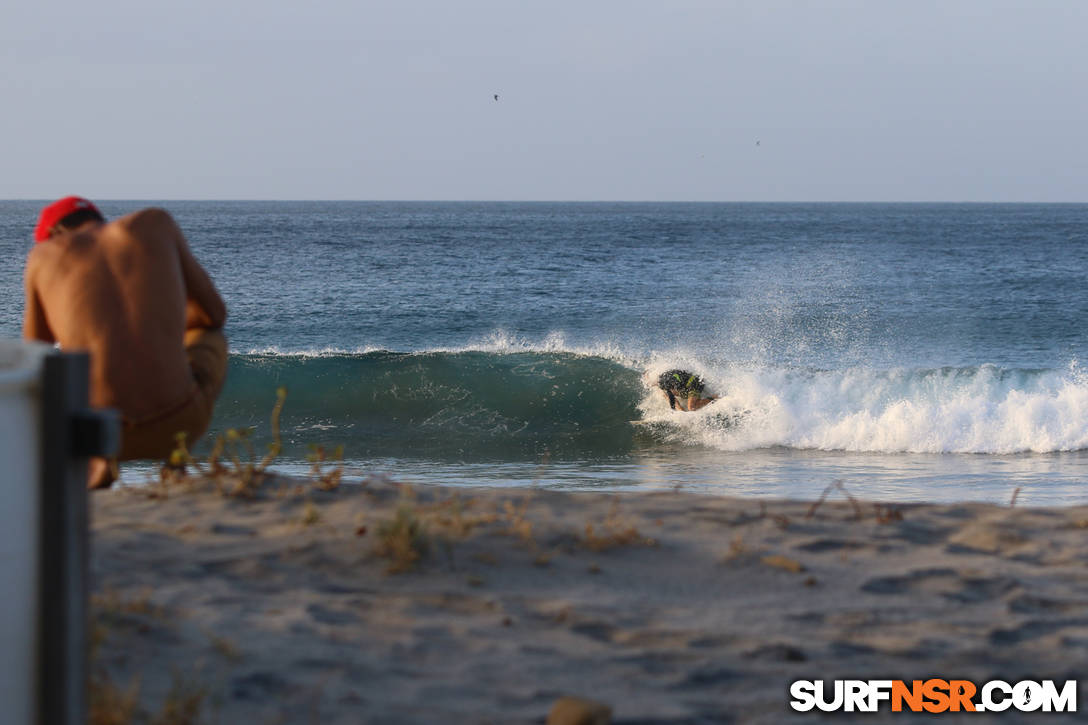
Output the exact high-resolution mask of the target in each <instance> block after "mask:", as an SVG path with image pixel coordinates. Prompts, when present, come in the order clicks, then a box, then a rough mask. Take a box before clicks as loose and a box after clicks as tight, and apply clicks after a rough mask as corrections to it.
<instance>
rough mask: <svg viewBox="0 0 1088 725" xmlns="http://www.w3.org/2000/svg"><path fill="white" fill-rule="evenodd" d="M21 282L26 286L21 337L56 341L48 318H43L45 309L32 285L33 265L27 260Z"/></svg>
mask: <svg viewBox="0 0 1088 725" xmlns="http://www.w3.org/2000/svg"><path fill="white" fill-rule="evenodd" d="M23 284H24V287H25V288H26V295H25V297H26V300H25V303H24V308H23V339H24V340H41V341H42V342H56V341H57V340H56V337H54V335H53V331H52V330H51V329H50V328H49V320H47V319H46V318H45V310H44V309H42V303H41V300H40V299H39V298H38V290H37V289H35V287H34V279H33V267H32V265H31V263H30V262H29V261H28V262H27V265H26V273H25V274H24V280H23Z"/></svg>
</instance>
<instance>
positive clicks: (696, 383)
mask: <svg viewBox="0 0 1088 725" xmlns="http://www.w3.org/2000/svg"><path fill="white" fill-rule="evenodd" d="M657 386H658V387H659V388H661V389H662V390H664V391H666V392H668V391H672V392H673V393H676V394H677V395H682V396H684V397H687V396H689V395H698V394H699V393H702V392H703V389H704V388H706V385H705V384H704V383H703V379H702V378H700V377H699V376H698V375H696V374H695V373H690V372H688V371H687V370H666V371H665V372H663V373H661V375H659V376H658V378H657Z"/></svg>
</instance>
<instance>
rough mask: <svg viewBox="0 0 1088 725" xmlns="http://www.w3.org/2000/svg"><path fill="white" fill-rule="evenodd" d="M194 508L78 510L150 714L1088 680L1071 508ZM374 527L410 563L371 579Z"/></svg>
mask: <svg viewBox="0 0 1088 725" xmlns="http://www.w3.org/2000/svg"><path fill="white" fill-rule="evenodd" d="M197 488H198V489H199V490H188V489H187V487H185V486H184V485H183V486H180V487H177V486H175V487H174V488H173V489H171V490H170V491H169V492H168V497H166V498H149V496H148V490H146V489H145V490H140V489H121V490H114V491H107V492H101V493H96V494H94V495H93V497H92V506H93V511H92V516H93V534H92V535H93V553H92V568H93V588H94V598H93V609H94V617H95V619H94V621H95V626H94V637H95V640H96V642H97V645H96V648H95V654H94V663H95V664H94V667H95V673H96V674H95V677H96V681H97V682H98V683H99V685H101V683H103V682H105V679H106V678H108V679H109V680H110V681H112V683H114V685H116V686H118V687H119V688H120V689H121V690H126V689H127V688H128V687H129V686H130V685H132V683H137V682H138V685H139V691H138V698H139V701H140V704H141V707H142V708H143V709H144V710H146V711H147V712H159V711H161V710H162V707H163V705H162V703H163V702H164V701H168V700H169V701H172V702H174V703H175V704H176V703H177V702H178V701H179V700H184V698H183V697H180V696H179V694H178V692H177V691H175V693H174V695H173V696H170V695H169V694H168V691H169V690H170V689H171V687H172V685H173V686H177V685H178V684H179V683H180V684H181V685H183V688H182V689H183V690H185V688H188V689H187V691H188V692H189V693H196V697H194V698H193V701H194V702H199V706H200V712H201V714H202V718H203V721H206V722H212V723H216V722H218V723H231V724H241V723H246V724H249V723H364V722H373V723H401V722H404V723H416V722H418V723H484V722H492V723H522V722H524V723H532V722H544V721H545V718H546V716H547V714H548V712H549V709H550V708H551V707H552V705H553V703H554V702H555V701H556V700H557V699H558V698H560V697H561V696H564V695H574V696H581V697H587V698H591V699H593V700H596V701H598V702H601V703H604V704H606V705H608V706H610V707H611V708H612V714H613V720H612V722H614V723H702V722H708V723H709V722H759V723H777V722H783V721H786V722H792V721H802V720H814V719H816V716H814V715H812V714H809V715H801V714H796V713H792V712H791V711H790V710H789V708H788V700H789V696H788V685H789V683H790V682H792V681H793V680H796V679H827V680H831V679H836V678H839V679H842V678H877V677H887V678H894V679H915V678H918V679H925V678H929V677H944V678H952V677H954V678H965V679H971V680H974V681H976V682H983V681H986V680H989V679H994V678H1002V679H1006V680H1009V681H1016V680H1019V679H1035V680H1039V679H1056V680H1062V681H1064V680H1067V679H1077V678H1079V677H1082V676H1083V674H1084V668H1085V663H1086V662H1088V507H1078V508H1053V509H1026V508H1015V507H1007V506H1006V507H999V506H992V505H984V504H962V505H902V506H899V507H897V508H895V509H887V508H880V507H877V506H875V505H874V504H873V503H870V502H851V501H848V500H846V498H845V497H844V495H843V493H842V492H841V491H836V492H833V493H832V494H831V495H830V496H829V498H828V500H827V501H826V502H824V503H822V504H821V505H819V506H817V507H816V508H815V511H814V512H813V503H812V502H795V501H771V500H767V501H761V500H757V499H749V498H745V499H737V498H723V497H711V496H705V495H699V494H690V493H684V492H676V493H672V492H669V493H653V494H637V493H623V494H601V493H562V492H553V491H544V490H525V489H517V490H511V489H439V488H432V487H415V488H414V489H411V490H410V491H409V490H407V489H405V488H404V487H401V486H398V485H396V484H394V483H391V482H388V481H384V480H371V481H368V482H367V483H366V484H365V485H363V486H357V485H343V486H341V487H340V488H339V489H338V490H335V491H331V492H324V491H314V490H310V489H309V488H308V487H307V486H306V485H305V484H304V483H303V484H300V482H298V481H295V480H289V479H273V480H272V481H270V482H268V483H266V484H265V485H264V487H263V488H262V489H261V490H260V492H259V493H258V495H257V497H256V498H255V499H254V500H242V499H236V498H229V497H224V496H222V495H220V494H218V493H216V492H215V491H214V490H210V489H208V488H207V487H197ZM398 509H399V510H400V511H401V512H402V513H401V516H402V519H401V523H402V524H407V523H411V522H415V523H417V524H419V525H420V526H421V527H422V529H420V536H419V537H418V539H417V543H418V542H424V541H425V542H427V543H428V544H429V546H428V548H427V550H426V552H425V553H423V554H422V556H421V558H420V559H419V560H418V561H416V562H414V563H410V562H409V561H407V560H402V561H401V564H402V565H404V566H408V565H409V564H410V566H411V568H410V569H409V570H408V571H405V572H402V573H389V571H388V570H389V568H390V567H391V566H392V567H396V562H394V561H393V560H392V559H390V558H388V557H386V556H382V555H381V551H382V542H383V541H384V542H385V543H386V544H395V543H396V541H395V539H396V537H395V536H393V535H391V534H390V524H389V523H388V522H390V521H393V520H395V518H396V516H397V513H396V512H397V511H398ZM810 514H811V515H810ZM587 524H588V525H590V526H591V527H592V529H591V531H587ZM406 530H407V529H406ZM405 541H407V539H405ZM409 558H410V557H409ZM132 691H133V692H134V691H135V690H132ZM1084 696H1085V692H1084V690H1083V688H1082V690H1081V693H1080V699H1081V701H1082V702H1083V701H1084ZM857 717H858V716H857V715H855V716H853V718H847V716H844V715H838V716H837V717H836V718H830V719H856V718H857ZM1023 718H1024V716H1023V715H1020V714H1017V713H1006V714H1005V715H1004V716H1002V717H996V716H995V717H994V719H995V720H996V721H1000V722H1009V723H1011V722H1020V721H1021V720H1022V719H1023ZM824 719H825V720H827V719H829V718H827V717H825V718H824ZM862 719H863V720H864V721H866V722H872V721H874V719H875V720H877V721H883V720H884V719H887V720H889V721H893V722H910V721H913V719H914V718H913V717H912V716H905V715H895V716H893V715H891V714H890V713H885V714H884V715H883V716H877V717H876V718H874V717H872V716H862ZM956 719H957V718H956V717H945V718H944V721H945V722H950V721H956ZM987 719H988V718H987V716H982V717H979V716H971V717H969V721H970V722H976V723H977V722H984V721H987ZM1042 719H1044V720H1045V721H1046V722H1065V721H1067V719H1068V717H1067V716H1062V715H1049V716H1045V717H1043V718H1042Z"/></svg>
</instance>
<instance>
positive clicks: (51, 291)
mask: <svg viewBox="0 0 1088 725" xmlns="http://www.w3.org/2000/svg"><path fill="white" fill-rule="evenodd" d="M34 240H35V242H38V243H37V244H35V245H34V248H33V249H32V250H31V251H30V254H29V255H27V261H26V273H25V281H26V310H25V316H24V318H23V337H24V338H26V339H28V340H42V341H45V342H57V343H59V344H60V347H61V348H62V349H64V350H85V351H87V352H89V353H90V362H91V369H90V376H91V379H90V398H91V400H90V402H91V405H92V406H95V407H110V408H117V409H119V410H120V412H121V416H122V427H121V452H120V455H119V456H118V457H119V458H120V460H131V459H134V458H159V459H163V458H166V457H168V456H169V455H170V453H171V451H172V450H173V449H174V447H175V435H176V434H177V433H179V432H185V433H186V434H187V436H188V440H189V442H190V443H191V442H192V441H193V440H195V439H196V438H197V437H198V436H200V435H201V434H202V433H203V432H204V430H205V429H206V428H207V426H208V422H209V421H210V419H211V414H212V407H213V406H214V404H215V399H216V397H218V395H219V391H220V388H221V387H222V385H223V380H224V378H225V377H226V366H227V341H226V338H225V337H224V336H223V333H222V332H221V328H222V327H223V323H224V322H225V321H226V318H227V310H226V307H225V306H224V304H223V300H222V298H221V297H220V296H219V293H218V292H217V291H216V289H215V285H214V284H212V281H211V279H210V278H209V277H208V274H207V272H205V271H204V268H203V267H201V266H200V263H199V262H197V261H196V258H195V257H193V253H192V252H191V251H190V250H189V245H188V244H187V243H186V241H185V237H184V236H183V235H182V233H181V230H180V229H179V228H178V226H177V224H175V223H174V220H173V219H172V218H171V217H170V215H169V214H168V213H166V212H165V211H163V210H162V209H145V210H143V211H139V212H136V213H134V214H130V215H128V216H125V217H121V218H120V219H117V220H115V221H113V222H108V223H107V222H106V220H105V218H103V217H102V215H101V214H100V213H99V211H98V209H97V208H95V206H94V205H93V204H92V203H91V202H89V201H87V200H86V199H81V198H79V197H66V198H64V199H61V200H59V201H57V202H54V203H53V204H50V205H49V206H47V207H46V208H45V209H43V210H42V214H41V219H40V220H39V222H38V226H37V228H36V229H35V230H34ZM114 471H115V466H114V465H112V462H108V461H106V460H104V459H94V460H92V462H91V469H90V474H89V477H88V486H89V487H90V488H104V487H108V486H109V485H110V484H111V483H112V482H113V480H114V478H115V475H116V474H115V472H114Z"/></svg>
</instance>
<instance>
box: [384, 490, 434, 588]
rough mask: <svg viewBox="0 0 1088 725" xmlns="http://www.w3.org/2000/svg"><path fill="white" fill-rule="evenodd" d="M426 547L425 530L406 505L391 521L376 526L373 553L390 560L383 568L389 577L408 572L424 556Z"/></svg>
mask: <svg viewBox="0 0 1088 725" xmlns="http://www.w3.org/2000/svg"><path fill="white" fill-rule="evenodd" d="M428 547H429V542H428V539H427V531H426V526H425V525H424V523H423V521H421V520H420V519H419V517H418V516H416V511H415V508H414V507H412V506H411V505H409V504H408V502H402V503H401V504H400V505H399V506H398V507H397V512H396V514H395V515H394V516H393V518H392V519H390V520H389V521H384V522H382V523H381V524H379V525H378V540H377V542H376V544H375V546H374V553H376V554H377V555H378V556H381V557H384V558H386V559H389V566H388V567H386V572H387V573H389V574H400V573H403V572H406V571H410V570H411V569H412V568H413V567H414V566H415V565H416V562H417V561H419V560H420V558H422V557H423V555H424V554H426V553H427V549H428Z"/></svg>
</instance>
